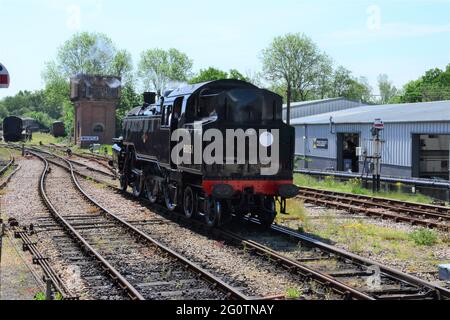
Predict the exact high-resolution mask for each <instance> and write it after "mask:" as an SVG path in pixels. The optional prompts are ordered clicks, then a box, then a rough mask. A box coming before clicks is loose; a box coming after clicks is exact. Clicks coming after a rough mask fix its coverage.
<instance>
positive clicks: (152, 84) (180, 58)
mask: <svg viewBox="0 0 450 320" xmlns="http://www.w3.org/2000/svg"><path fill="white" fill-rule="evenodd" d="M192 65H193V62H192V60H191V59H189V57H188V56H187V55H186V54H184V53H182V52H180V51H178V50H177V49H169V50H168V51H165V50H161V49H152V50H147V51H144V52H142V54H141V60H140V62H139V66H138V76H139V78H140V79H141V81H142V83H143V85H144V87H145V90H152V89H153V90H156V92H157V93H158V94H159V95H161V93H162V91H163V90H164V89H165V88H166V87H167V85H168V84H169V82H170V81H187V80H188V78H189V76H190V73H191V69H192Z"/></svg>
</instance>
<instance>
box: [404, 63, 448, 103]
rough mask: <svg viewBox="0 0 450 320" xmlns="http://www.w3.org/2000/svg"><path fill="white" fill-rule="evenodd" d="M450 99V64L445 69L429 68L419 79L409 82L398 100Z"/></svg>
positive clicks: (405, 101)
mask: <svg viewBox="0 0 450 320" xmlns="http://www.w3.org/2000/svg"><path fill="white" fill-rule="evenodd" d="M448 99H450V64H449V65H448V66H447V67H446V69H445V70H441V69H439V68H434V69H431V70H428V71H427V72H426V73H425V74H424V75H423V76H422V77H420V78H419V79H417V80H413V81H410V82H408V83H407V84H406V85H405V86H404V88H403V90H402V93H401V94H400V96H399V97H398V99H397V100H399V101H400V102H403V103H407V102H426V101H439V100H448Z"/></svg>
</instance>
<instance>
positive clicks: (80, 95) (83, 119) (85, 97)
mask: <svg viewBox="0 0 450 320" xmlns="http://www.w3.org/2000/svg"><path fill="white" fill-rule="evenodd" d="M120 89H121V80H120V78H117V77H111V76H93V75H79V76H76V77H73V78H71V79H70V99H71V100H72V102H73V103H74V106H75V123H74V125H75V143H76V144H77V145H79V146H80V147H82V148H88V147H89V146H90V145H92V144H112V139H113V138H114V137H115V133H116V107H117V104H118V102H119V98H120Z"/></svg>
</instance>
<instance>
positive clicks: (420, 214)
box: [297, 187, 450, 232]
mask: <svg viewBox="0 0 450 320" xmlns="http://www.w3.org/2000/svg"><path fill="white" fill-rule="evenodd" d="M297 199H300V200H302V201H304V202H305V203H310V204H314V205H319V206H324V207H327V208H333V209H339V210H341V209H342V210H345V211H348V212H350V213H356V214H365V215H368V216H372V217H380V218H382V219H390V220H394V221H396V222H406V223H410V224H413V225H418V226H423V227H427V228H435V229H439V230H442V231H445V232H449V231H450V208H448V207H442V206H432V205H425V204H418V203H411V202H404V201H398V200H391V199H385V198H376V197H369V196H363V195H354V194H349V193H341V192H333V191H325V190H317V189H312V188H305V187H300V192H299V195H298V196H297Z"/></svg>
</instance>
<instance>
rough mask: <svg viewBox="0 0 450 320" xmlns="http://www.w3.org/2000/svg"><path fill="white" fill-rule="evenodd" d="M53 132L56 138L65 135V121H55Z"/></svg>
mask: <svg viewBox="0 0 450 320" xmlns="http://www.w3.org/2000/svg"><path fill="white" fill-rule="evenodd" d="M51 133H52V135H53V136H54V137H55V138H60V137H64V136H65V133H66V129H65V126H64V122H61V121H55V122H53V124H52V129H51Z"/></svg>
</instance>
